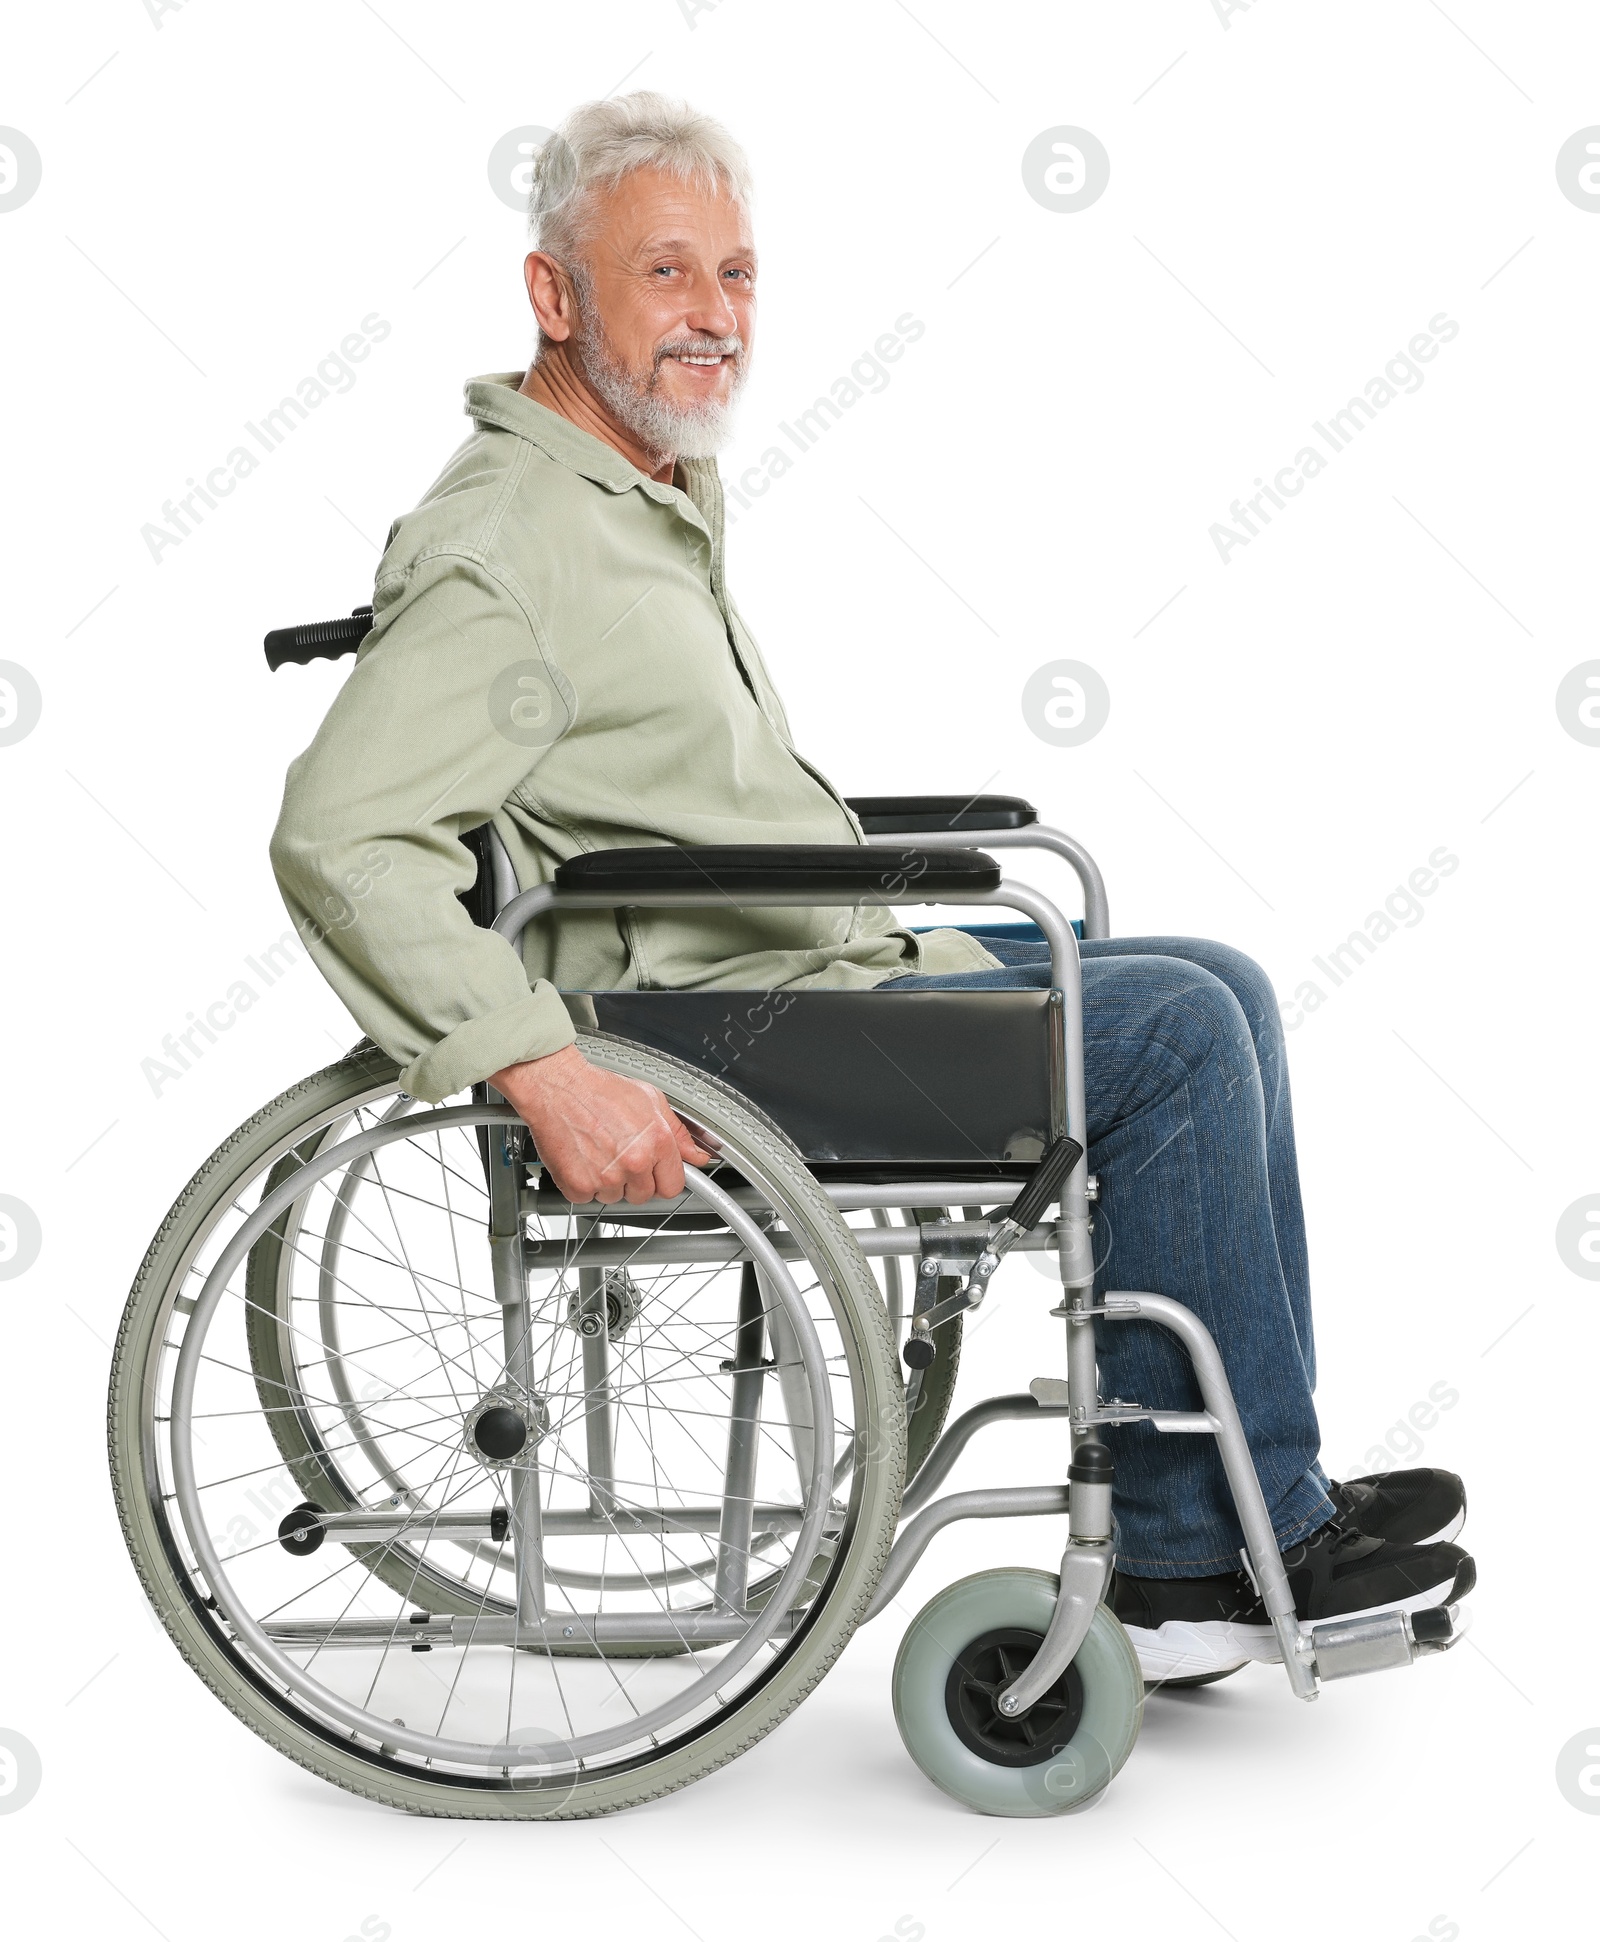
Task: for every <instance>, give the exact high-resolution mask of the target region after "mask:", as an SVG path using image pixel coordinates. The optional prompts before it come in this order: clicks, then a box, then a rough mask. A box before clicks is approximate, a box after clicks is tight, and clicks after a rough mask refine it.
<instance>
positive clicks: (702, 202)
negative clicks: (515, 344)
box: [572, 169, 756, 458]
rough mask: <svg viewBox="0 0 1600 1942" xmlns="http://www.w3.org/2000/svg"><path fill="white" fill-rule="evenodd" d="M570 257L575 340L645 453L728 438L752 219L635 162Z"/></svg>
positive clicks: (700, 447) (744, 343)
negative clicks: (579, 251) (578, 253)
mask: <svg viewBox="0 0 1600 1942" xmlns="http://www.w3.org/2000/svg"><path fill="white" fill-rule="evenodd" d="M597 213H598V216H599V227H598V229H597V230H596V231H595V232H594V233H593V234H592V235H591V237H590V238H589V241H588V242H587V244H586V246H585V248H584V252H583V261H582V263H580V264H575V265H573V266H572V267H573V269H574V272H575V277H576V281H577V286H578V289H577V294H578V307H579V316H578V323H577V328H576V330H575V332H574V337H573V349H574V352H575V354H576V356H577V358H578V361H579V363H580V365H581V366H582V369H583V373H584V376H585V377H586V378H587V379H588V381H589V383H590V384H591V385H592V386H593V387H594V389H595V391H596V392H597V393H598V394H599V396H600V397H601V399H602V400H603V401H604V403H605V405H606V407H607V409H608V410H609V411H610V412H611V414H612V416H613V417H615V418H616V419H617V420H618V422H619V423H621V424H622V425H623V426H624V427H625V428H626V429H627V430H628V431H629V432H631V433H632V434H633V436H634V437H636V438H637V439H639V440H640V442H641V443H643V444H644V445H645V446H646V447H648V448H649V449H650V450H652V451H657V452H661V453H672V454H676V455H677V456H679V457H682V458H709V457H710V455H711V454H712V453H713V452H715V451H717V450H719V449H720V448H721V447H722V446H723V445H724V444H726V443H727V440H728V438H729V436H730V435H731V431H732V405H733V401H734V399H735V397H736V396H737V394H738V392H739V389H740V387H741V385H742V384H743V382H744V379H745V375H746V372H747V371H748V368H749V361H750V350H751V340H752V338H753V336H754V332H755V314H756V304H755V281H756V255H755V246H754V244H753V242H752V240H751V235H750V222H749V218H748V216H747V215H746V213H745V211H744V210H743V208H741V207H740V205H739V204H738V203H736V202H733V201H731V200H730V199H729V197H728V196H727V194H726V193H725V192H722V191H719V192H718V193H716V194H710V195H708V194H707V193H705V192H704V191H702V190H697V189H694V188H692V187H690V186H688V185H687V184H685V183H682V182H679V181H677V180H675V179H674V178H673V177H672V176H670V175H667V174H664V173H663V172H661V171H660V170H657V169H635V170H634V171H633V172H632V173H631V174H629V175H625V176H624V177H623V178H622V180H621V182H619V183H618V184H617V186H616V188H615V189H614V190H612V191H611V192H610V193H609V194H607V195H604V196H603V198H602V200H601V202H600V205H599V209H598V212H597Z"/></svg>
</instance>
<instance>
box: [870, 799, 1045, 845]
mask: <svg viewBox="0 0 1600 1942" xmlns="http://www.w3.org/2000/svg"><path fill="white" fill-rule="evenodd" d="M844 800H845V807H846V808H847V809H853V810H854V811H855V813H856V817H857V820H858V821H859V822H860V824H861V827H862V829H863V830H864V831H865V832H866V834H867V835H868V836H905V835H913V834H915V833H916V832H917V831H919V830H934V829H953V830H964V829H976V830H984V829H1023V828H1025V827H1026V826H1027V825H1028V824H1029V823H1036V822H1038V820H1039V812H1038V810H1037V809H1035V808H1034V806H1033V804H1032V803H1031V802H1024V801H1023V799H1022V797H1021V796H846V797H845V799H844Z"/></svg>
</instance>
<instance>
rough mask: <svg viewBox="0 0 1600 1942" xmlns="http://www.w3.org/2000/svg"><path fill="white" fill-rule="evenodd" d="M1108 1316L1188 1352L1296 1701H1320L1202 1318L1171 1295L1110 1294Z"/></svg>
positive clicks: (1240, 1429) (1310, 1656)
mask: <svg viewBox="0 0 1600 1942" xmlns="http://www.w3.org/2000/svg"><path fill="white" fill-rule="evenodd" d="M1104 1314H1105V1317H1106V1319H1107V1320H1108V1321H1133V1320H1143V1321H1149V1322H1157V1323H1159V1324H1160V1325H1161V1327H1163V1328H1166V1329H1170V1330H1171V1332H1172V1333H1173V1334H1174V1335H1176V1336H1177V1337H1178V1338H1179V1340H1180V1341H1181V1342H1182V1343H1183V1345H1184V1347H1185V1348H1186V1349H1187V1350H1188V1351H1189V1360H1190V1361H1191V1362H1192V1363H1193V1364H1194V1372H1195V1377H1196V1379H1197V1380H1198V1382H1199V1384H1200V1396H1201V1400H1202V1401H1203V1402H1204V1404H1205V1407H1206V1411H1207V1414H1208V1415H1210V1416H1211V1417H1212V1418H1213V1420H1214V1422H1215V1425H1216V1427H1215V1429H1214V1430H1213V1431H1212V1434H1213V1435H1214V1436H1215V1437H1216V1439H1217V1450H1218V1452H1219V1454H1220V1455H1221V1457H1222V1467H1223V1469H1224V1471H1225V1472H1226V1473H1227V1478H1228V1487H1229V1488H1230V1489H1231V1490H1232V1492H1233V1502H1234V1508H1235V1509H1236V1510H1237V1511H1238V1513H1239V1523H1240V1525H1241V1526H1242V1528H1243V1530H1244V1541H1245V1557H1246V1560H1247V1562H1248V1563H1249V1566H1250V1572H1251V1575H1252V1576H1253V1577H1254V1579H1255V1581H1256V1589H1257V1590H1258V1591H1259V1592H1260V1593H1261V1602H1262V1604H1263V1605H1264V1606H1265V1607H1266V1610H1267V1616H1268V1617H1269V1618H1270V1619H1271V1620H1272V1629H1273V1631H1274V1633H1275V1634H1276V1635H1277V1640H1278V1648H1279V1650H1280V1651H1281V1652H1282V1654H1283V1663H1284V1666H1285V1669H1286V1670H1287V1672H1288V1675H1289V1685H1290V1687H1291V1689H1292V1690H1293V1692H1294V1694H1295V1696H1296V1698H1298V1699H1315V1698H1316V1696H1317V1678H1316V1671H1315V1663H1314V1647H1313V1646H1312V1645H1311V1642H1310V1641H1309V1640H1306V1641H1302V1639H1301V1635H1300V1620H1299V1617H1298V1616H1297V1614H1296V1612H1295V1609H1294V1599H1293V1598H1292V1596H1291V1595H1290V1592H1289V1579H1288V1575H1287V1574H1286V1572H1285V1571H1284V1568H1283V1559H1282V1557H1281V1556H1280V1555H1279V1552H1278V1541H1277V1539H1276V1538H1275V1537H1274V1536H1273V1532H1272V1520H1271V1518H1270V1517H1269V1516H1268V1515H1267V1503H1266V1499H1265V1498H1264V1497H1263V1496H1262V1494H1261V1479H1260V1478H1259V1477H1258V1476H1257V1475H1256V1466H1255V1462H1254V1460H1253V1459H1252V1457H1251V1455H1250V1446H1249V1444H1248V1443H1247V1442H1246V1441H1245V1435H1244V1426H1243V1424H1242V1423H1241V1422H1240V1421H1239V1411H1238V1407H1237V1406H1236V1404H1235V1403H1234V1400H1233V1390H1232V1388H1231V1387H1230V1386H1229V1383H1228V1374H1227V1371H1226V1369H1224V1367H1223V1366H1222V1356H1221V1353H1220V1352H1219V1350H1218V1348H1217V1345H1216V1342H1215V1340H1214V1339H1213V1338H1212V1335H1211V1331H1210V1330H1209V1329H1208V1328H1207V1327H1206V1325H1205V1323H1204V1322H1202V1321H1201V1319H1200V1317H1199V1316H1198V1315H1196V1314H1194V1313H1193V1312H1192V1311H1191V1310H1190V1309H1187V1308H1185V1307H1184V1306H1183V1304H1182V1302H1177V1301H1173V1300H1172V1298H1171V1297H1170V1296H1168V1295H1145V1294H1120V1293H1119V1294H1109V1295H1107V1296H1106V1298H1105V1306H1104Z"/></svg>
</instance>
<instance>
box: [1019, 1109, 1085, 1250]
mask: <svg viewBox="0 0 1600 1942" xmlns="http://www.w3.org/2000/svg"><path fill="white" fill-rule="evenodd" d="M1082 1158H1083V1148H1082V1147H1081V1146H1079V1144H1078V1142H1077V1141H1076V1140H1075V1139H1073V1138H1072V1136H1071V1135H1070V1134H1068V1133H1063V1134H1062V1135H1061V1137H1060V1139H1058V1140H1057V1141H1056V1142H1055V1144H1054V1145H1053V1146H1052V1147H1051V1148H1050V1150H1049V1151H1048V1152H1047V1153H1046V1154H1045V1156H1044V1158H1043V1159H1042V1160H1041V1161H1040V1162H1039V1164H1038V1165H1037V1166H1036V1167H1035V1168H1034V1170H1033V1173H1032V1176H1031V1177H1030V1178H1029V1181H1028V1184H1027V1186H1025V1187H1024V1188H1023V1190H1022V1192H1021V1193H1019V1194H1018V1195H1017V1197H1016V1199H1015V1200H1014V1201H1013V1202H1012V1203H1011V1207H1010V1209H1009V1211H1008V1212H1007V1214H1006V1219H1007V1220H1008V1221H1010V1222H1011V1223H1012V1225H1013V1226H1015V1227H1019V1228H1021V1230H1022V1232H1023V1233H1024V1234H1030V1233H1032V1231H1033V1230H1034V1228H1036V1227H1037V1226H1038V1225H1039V1223H1040V1221H1042V1220H1043V1219H1044V1212H1045V1209H1046V1208H1047V1207H1048V1206H1049V1205H1050V1203H1051V1202H1052V1201H1053V1200H1054V1199H1055V1198H1056V1196H1057V1194H1058V1193H1059V1192H1060V1191H1061V1183H1062V1181H1063V1180H1065V1179H1066V1177H1067V1175H1068V1174H1069V1173H1071V1171H1072V1169H1073V1168H1074V1167H1075V1166H1076V1165H1077V1164H1078V1162H1079V1161H1080V1160H1081V1159H1082Z"/></svg>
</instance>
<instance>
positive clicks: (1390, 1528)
mask: <svg viewBox="0 0 1600 1942" xmlns="http://www.w3.org/2000/svg"><path fill="white" fill-rule="evenodd" d="M1328 1495H1329V1496H1330V1497H1332V1499H1333V1501H1334V1504H1335V1505H1336V1506H1337V1508H1338V1510H1339V1513H1340V1515H1341V1516H1342V1517H1343V1518H1344V1519H1345V1521H1346V1522H1349V1523H1354V1524H1359V1525H1360V1526H1361V1528H1362V1530H1364V1531H1365V1532H1366V1534H1367V1536H1368V1537H1381V1538H1383V1539H1385V1540H1386V1541H1387V1542H1388V1543H1390V1544H1443V1543H1446V1542H1448V1540H1449V1539H1451V1538H1453V1537H1454V1536H1455V1535H1456V1533H1457V1532H1458V1531H1459V1530H1460V1529H1461V1527H1462V1525H1463V1524H1465V1523H1466V1521H1467V1492H1466V1487H1465V1485H1464V1484H1463V1483H1462V1481H1461V1479H1460V1478H1459V1477H1458V1476H1455V1475H1454V1474H1453V1473H1452V1472H1450V1471H1449V1470H1390V1471H1388V1472H1387V1473H1386V1474H1385V1475H1383V1476H1381V1477H1352V1478H1351V1479H1350V1480H1349V1482H1348V1483H1336V1484H1330V1485H1329V1486H1328Z"/></svg>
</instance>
